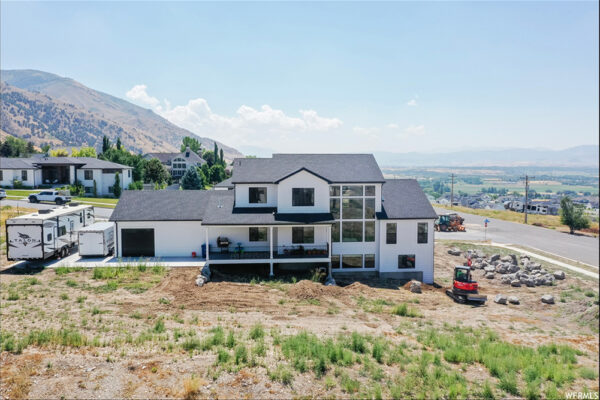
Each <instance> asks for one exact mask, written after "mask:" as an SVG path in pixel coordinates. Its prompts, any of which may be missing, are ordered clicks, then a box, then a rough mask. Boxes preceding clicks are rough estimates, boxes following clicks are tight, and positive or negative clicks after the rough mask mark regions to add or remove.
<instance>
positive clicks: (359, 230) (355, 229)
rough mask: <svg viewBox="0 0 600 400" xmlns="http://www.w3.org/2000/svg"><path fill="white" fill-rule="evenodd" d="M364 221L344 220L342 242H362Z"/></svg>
mask: <svg viewBox="0 0 600 400" xmlns="http://www.w3.org/2000/svg"><path fill="white" fill-rule="evenodd" d="M362 241H363V223H362V222H346V221H344V222H342V242H362Z"/></svg>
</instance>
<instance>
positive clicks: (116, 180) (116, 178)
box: [113, 172, 122, 199]
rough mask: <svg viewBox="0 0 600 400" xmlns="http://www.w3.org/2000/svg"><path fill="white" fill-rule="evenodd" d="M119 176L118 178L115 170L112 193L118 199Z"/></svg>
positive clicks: (119, 193) (119, 195) (119, 194)
mask: <svg viewBox="0 0 600 400" xmlns="http://www.w3.org/2000/svg"><path fill="white" fill-rule="evenodd" d="M121 191H122V189H121V178H119V173H118V172H115V184H114V185H113V195H114V196H115V197H116V198H117V199H118V198H119V197H121Z"/></svg>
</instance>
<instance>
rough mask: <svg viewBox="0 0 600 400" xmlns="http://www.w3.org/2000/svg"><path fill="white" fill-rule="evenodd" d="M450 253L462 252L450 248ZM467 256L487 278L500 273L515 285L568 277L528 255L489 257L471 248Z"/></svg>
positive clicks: (503, 278)
mask: <svg viewBox="0 0 600 400" xmlns="http://www.w3.org/2000/svg"><path fill="white" fill-rule="evenodd" d="M448 253H449V254H453V255H461V254H462V252H461V251H460V250H459V249H456V248H453V249H450V250H448ZM457 253H458V254H457ZM465 256H466V257H467V258H468V257H469V256H470V257H471V268H473V269H481V270H483V272H484V277H485V278H486V279H494V278H496V275H500V282H502V283H503V284H505V285H511V286H513V287H521V286H528V287H534V286H544V285H546V286H551V285H552V284H554V282H555V281H556V280H563V279H565V277H566V276H565V273H564V272H563V271H555V272H554V273H551V272H548V271H546V270H545V269H543V268H542V265H541V264H540V263H537V262H533V261H531V259H530V258H529V256H527V255H521V256H519V257H517V255H516V254H509V255H506V256H501V255H500V254H492V255H491V256H489V257H488V256H486V255H485V254H484V253H483V252H481V250H469V251H468V252H467V253H466V254H465ZM519 261H520V264H521V266H519Z"/></svg>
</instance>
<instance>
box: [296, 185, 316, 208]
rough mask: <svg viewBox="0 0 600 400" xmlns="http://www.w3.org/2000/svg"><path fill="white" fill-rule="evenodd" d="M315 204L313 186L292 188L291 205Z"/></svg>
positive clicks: (311, 205)
mask: <svg viewBox="0 0 600 400" xmlns="http://www.w3.org/2000/svg"><path fill="white" fill-rule="evenodd" d="M314 205H315V189H314V188H292V206H294V207H313V206H314Z"/></svg>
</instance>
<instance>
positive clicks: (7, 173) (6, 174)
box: [0, 169, 41, 187]
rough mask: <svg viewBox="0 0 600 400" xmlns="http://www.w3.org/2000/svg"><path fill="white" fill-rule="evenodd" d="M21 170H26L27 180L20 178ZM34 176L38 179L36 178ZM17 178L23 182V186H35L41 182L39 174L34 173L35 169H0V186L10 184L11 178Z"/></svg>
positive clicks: (11, 182)
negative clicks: (0, 174) (0, 170)
mask: <svg viewBox="0 0 600 400" xmlns="http://www.w3.org/2000/svg"><path fill="white" fill-rule="evenodd" d="M21 171H27V180H22V176H21ZM36 176H37V177H38V179H39V180H36ZM14 179H17V180H19V181H22V182H23V186H31V187H33V186H35V185H39V184H40V182H41V176H40V175H39V174H38V175H36V171H35V170H34V169H3V170H2V181H0V185H1V186H12V184H13V180H14Z"/></svg>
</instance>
